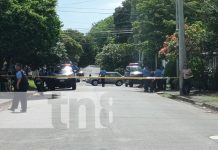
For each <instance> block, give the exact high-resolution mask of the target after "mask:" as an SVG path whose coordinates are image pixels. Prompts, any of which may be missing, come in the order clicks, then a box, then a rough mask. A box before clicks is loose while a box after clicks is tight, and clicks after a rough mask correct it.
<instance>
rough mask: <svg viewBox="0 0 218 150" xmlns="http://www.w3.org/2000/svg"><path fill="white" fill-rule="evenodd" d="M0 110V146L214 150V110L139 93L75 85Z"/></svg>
mask: <svg viewBox="0 0 218 150" xmlns="http://www.w3.org/2000/svg"><path fill="white" fill-rule="evenodd" d="M29 99H30V101H29V106H28V112H27V113H26V114H21V113H10V112H9V111H2V112H0V150H29V149H31V150H60V149H61V150H217V149H218V141H217V140H212V139H210V138H209V137H210V136H213V135H218V114H216V113H210V112H209V111H208V110H205V109H202V108H197V107H195V106H193V105H190V104H187V103H183V102H179V101H173V100H170V99H167V98H162V97H160V96H158V95H156V94H146V93H143V92H142V90H141V89H137V88H125V87H112V86H108V87H106V88H101V87H92V86H84V85H83V86H79V87H78V90H77V91H71V90H69V91H57V92H55V93H54V92H47V93H45V94H44V95H43V96H37V97H36V96H35V97H29Z"/></svg>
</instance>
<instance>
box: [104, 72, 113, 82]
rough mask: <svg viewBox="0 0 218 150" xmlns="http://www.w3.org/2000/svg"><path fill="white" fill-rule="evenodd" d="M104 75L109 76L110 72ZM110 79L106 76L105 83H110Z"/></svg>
mask: <svg viewBox="0 0 218 150" xmlns="http://www.w3.org/2000/svg"><path fill="white" fill-rule="evenodd" d="M106 77H111V73H107V74H106ZM111 81H112V80H111V79H110V78H106V79H105V83H106V84H111Z"/></svg>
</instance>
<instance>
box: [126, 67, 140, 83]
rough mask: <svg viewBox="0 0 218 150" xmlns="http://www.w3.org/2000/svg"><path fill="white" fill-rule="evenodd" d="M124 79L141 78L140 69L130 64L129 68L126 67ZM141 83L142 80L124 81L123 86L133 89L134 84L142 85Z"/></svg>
mask: <svg viewBox="0 0 218 150" xmlns="http://www.w3.org/2000/svg"><path fill="white" fill-rule="evenodd" d="M125 77H134V78H137V77H143V73H142V68H141V67H140V66H139V65H138V64H136V63H130V65H129V66H127V67H126V71H125ZM142 83H143V81H142V80H137V79H135V80H126V81H125V86H126V87H128V86H130V87H133V85H134V84H140V85H141V84H142Z"/></svg>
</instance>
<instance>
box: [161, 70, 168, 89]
mask: <svg viewBox="0 0 218 150" xmlns="http://www.w3.org/2000/svg"><path fill="white" fill-rule="evenodd" d="M161 70H162V77H163V78H164V77H166V76H165V68H164V67H162V68H161ZM161 81H162V82H161V90H164V91H166V89H167V79H166V78H164V79H162V80H161Z"/></svg>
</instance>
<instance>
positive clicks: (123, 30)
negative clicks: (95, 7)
mask: <svg viewBox="0 0 218 150" xmlns="http://www.w3.org/2000/svg"><path fill="white" fill-rule="evenodd" d="M113 17H114V26H115V31H116V32H118V33H117V34H116V37H115V41H116V43H127V42H128V40H129V38H130V37H131V36H132V33H131V30H132V23H131V1H130V0H126V1H124V2H123V3H122V7H118V8H116V9H115V12H114V14H113Z"/></svg>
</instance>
